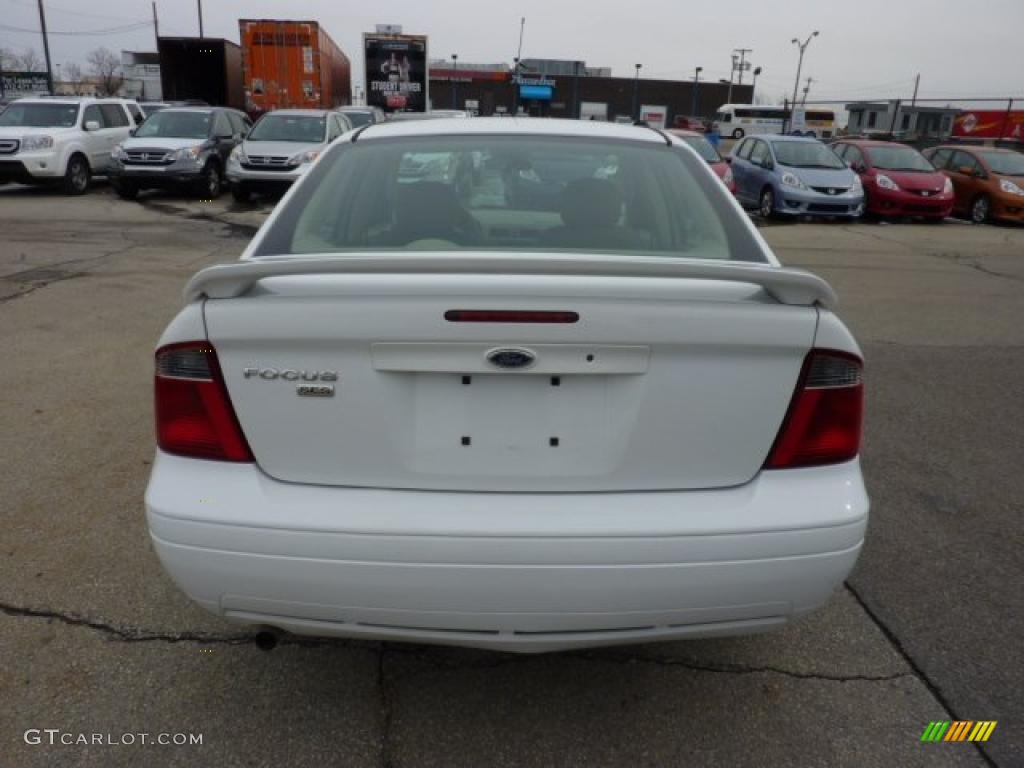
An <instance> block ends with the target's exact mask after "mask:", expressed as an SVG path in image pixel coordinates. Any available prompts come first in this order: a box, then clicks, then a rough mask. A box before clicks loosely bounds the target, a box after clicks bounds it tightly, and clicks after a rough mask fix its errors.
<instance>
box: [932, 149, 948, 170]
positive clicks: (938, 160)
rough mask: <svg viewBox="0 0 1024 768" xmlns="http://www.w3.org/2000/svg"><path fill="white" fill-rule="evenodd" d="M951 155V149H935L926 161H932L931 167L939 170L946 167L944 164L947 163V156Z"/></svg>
mask: <svg viewBox="0 0 1024 768" xmlns="http://www.w3.org/2000/svg"><path fill="white" fill-rule="evenodd" d="M952 154H953V150H951V149H937V150H935V152H934V153H932V154H931V155H929V157H928V159H929V160H931V161H932V165H934V166H935V167H936V168H939V169H941V168H945V167H946V163H948V162H949V156H950V155H952Z"/></svg>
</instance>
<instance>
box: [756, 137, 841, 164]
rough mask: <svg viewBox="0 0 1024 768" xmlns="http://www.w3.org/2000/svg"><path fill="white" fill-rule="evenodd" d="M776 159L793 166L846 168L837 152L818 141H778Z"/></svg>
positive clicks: (776, 143)
mask: <svg viewBox="0 0 1024 768" xmlns="http://www.w3.org/2000/svg"><path fill="white" fill-rule="evenodd" d="M773 146H774V147H775V159H776V160H777V161H778V162H779V165H788V166H790V167H791V168H836V169H838V168H845V167H846V166H845V165H844V164H843V161H842V160H840V159H839V157H838V156H837V155H836V153H835V152H833V151H832V150H831V149H829V148H828V147H826V146H825V145H824V144H819V143H818V142H816V141H776V142H774V144H773Z"/></svg>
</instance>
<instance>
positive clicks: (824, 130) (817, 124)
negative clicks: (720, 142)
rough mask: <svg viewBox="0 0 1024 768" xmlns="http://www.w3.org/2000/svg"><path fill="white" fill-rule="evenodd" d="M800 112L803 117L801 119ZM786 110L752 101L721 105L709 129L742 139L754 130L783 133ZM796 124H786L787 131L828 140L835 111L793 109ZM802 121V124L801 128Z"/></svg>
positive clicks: (830, 135)
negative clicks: (756, 104)
mask: <svg viewBox="0 0 1024 768" xmlns="http://www.w3.org/2000/svg"><path fill="white" fill-rule="evenodd" d="M801 113H802V115H803V120H802V121H801V119H800V117H801ZM788 117H789V110H788V109H786V108H785V107H761V106H755V105H752V104H723V105H722V106H721V107H719V108H718V112H716V113H715V117H714V120H713V121H712V123H711V130H713V131H717V132H718V133H719V134H721V135H722V136H731V137H732V138H734V139H742V138H743V137H744V136H748V135H750V134H754V133H782V126H783V124H784V123H786V122H787V120H786V119H787V118H788ZM794 122H795V123H796V126H795V127H794V126H787V129H788V131H789V132H790V133H796V134H800V135H803V136H814V137H816V138H819V139H830V138H832V136H833V135H834V134H835V130H836V113H835V112H833V111H832V110H830V109H804V108H802V107H798V108H797V110H796V120H795V121H794ZM801 122H802V127H801Z"/></svg>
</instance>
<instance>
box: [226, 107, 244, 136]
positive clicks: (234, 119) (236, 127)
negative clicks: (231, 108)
mask: <svg viewBox="0 0 1024 768" xmlns="http://www.w3.org/2000/svg"><path fill="white" fill-rule="evenodd" d="M228 122H229V123H231V133H232V134H242V133H245V123H244V122H243V121H242V116H241V115H238V114H235V113H234V112H228Z"/></svg>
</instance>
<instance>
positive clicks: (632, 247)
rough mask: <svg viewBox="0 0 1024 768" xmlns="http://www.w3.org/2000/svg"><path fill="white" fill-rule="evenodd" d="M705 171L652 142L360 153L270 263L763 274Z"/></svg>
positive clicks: (297, 203) (387, 144) (345, 161)
mask: <svg viewBox="0 0 1024 768" xmlns="http://www.w3.org/2000/svg"><path fill="white" fill-rule="evenodd" d="M703 165H704V162H703V161H702V160H700V158H697V157H693V155H692V153H689V152H684V151H683V150H682V148H672V147H665V146H664V145H660V144H655V143H653V142H652V143H646V142H644V143H641V142H625V141H612V140H587V141H578V140H571V141H567V140H565V139H559V138H555V137H521V136H507V137H495V136H462V137H458V138H455V137H440V136H416V137H408V138H401V139H397V138H396V139H389V140H388V141H370V142H365V143H361V144H357V145H349V146H348V147H346V148H345V149H344V150H342V151H340V152H339V151H336V150H335V151H333V152H329V153H328V154H327V156H326V157H325V158H324V159H323V160H322V161H321V163H320V164H319V165H318V167H317V168H316V169H315V175H314V176H311V177H308V181H307V182H306V183H305V184H304V185H303V188H304V189H305V190H306V191H305V194H303V195H300V196H297V197H294V198H292V201H291V202H290V203H289V205H288V206H287V208H286V209H285V210H284V211H283V212H282V219H281V221H282V222H283V223H282V224H281V226H280V227H274V228H273V230H272V232H270V233H268V236H267V238H266V239H265V240H264V241H263V243H261V251H260V255H268V254H270V253H337V252H345V251H364V252H365V251H367V250H370V251H373V250H380V251H402V252H409V251H416V250H424V251H430V250H458V249H472V250H495V251H502V252H508V251H512V252H520V251H527V252H528V251H533V252H541V253H550V252H560V251H574V250H576V251H578V250H582V251H586V252H591V253H594V252H597V253H600V252H612V253H624V254H637V255H661V256H687V257H692V258H706V259H720V260H721V259H749V260H761V259H760V257H758V256H755V255H753V254H752V253H750V251H748V250H747V249H746V248H745V247H743V246H736V247H733V245H732V244H731V239H730V238H731V237H736V238H740V237H741V234H742V233H741V232H740V229H741V228H739V227H728V226H727V224H726V222H727V221H730V222H731V219H729V216H730V215H731V210H732V209H731V208H727V207H725V205H726V203H727V202H728V200H727V198H725V197H724V196H721V189H720V188H719V187H715V186H713V182H714V180H711V181H707V180H706V178H705V175H704V173H703V172H702V167H703ZM719 203H721V204H722V207H721V208H718V207H717V206H718V204H719ZM734 254H735V255H734Z"/></svg>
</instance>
